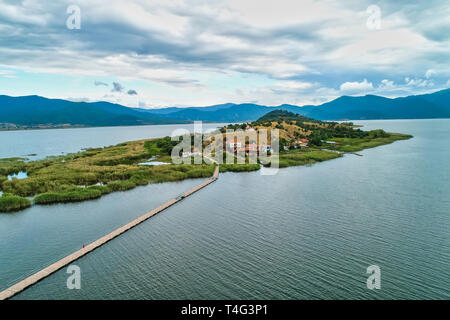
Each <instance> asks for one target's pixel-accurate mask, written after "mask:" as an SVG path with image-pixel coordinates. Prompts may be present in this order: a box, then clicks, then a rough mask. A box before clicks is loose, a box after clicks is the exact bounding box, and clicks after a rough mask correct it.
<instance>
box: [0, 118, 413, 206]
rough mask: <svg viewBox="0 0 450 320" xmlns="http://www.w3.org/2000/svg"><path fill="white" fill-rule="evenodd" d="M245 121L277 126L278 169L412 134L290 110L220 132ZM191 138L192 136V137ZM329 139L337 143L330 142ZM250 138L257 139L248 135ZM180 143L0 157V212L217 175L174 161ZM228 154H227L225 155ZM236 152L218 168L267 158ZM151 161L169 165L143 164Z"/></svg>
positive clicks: (242, 167) (209, 167)
mask: <svg viewBox="0 0 450 320" xmlns="http://www.w3.org/2000/svg"><path fill="white" fill-rule="evenodd" d="M247 126H250V127H252V128H254V129H255V131H258V130H259V129H261V128H265V129H273V128H278V129H279V132H280V140H279V144H280V155H279V160H278V164H279V167H280V168H284V167H289V166H297V165H309V164H313V163H316V162H321V161H326V160H331V159H335V158H338V157H341V156H342V152H356V151H359V150H362V149H366V148H372V147H376V146H379V145H383V144H387V143H391V142H394V141H396V140H402V139H409V138H411V136H409V135H402V134H396V133H387V132H384V131H383V130H372V131H362V130H360V129H355V128H354V125H353V123H343V124H339V123H335V122H322V121H318V120H314V119H310V118H306V117H303V116H299V115H296V114H293V113H290V112H287V111H273V112H271V113H269V114H267V115H265V116H264V117H263V118H261V119H260V120H258V121H254V122H252V123H250V124H247V123H244V124H238V125H230V126H228V127H224V128H221V132H222V133H223V132H224V131H225V128H230V129H231V128H233V129H234V128H239V129H245V128H246V127H247ZM269 132H270V130H269ZM300 139H302V141H303V142H304V141H307V142H308V144H309V145H308V146H305V145H304V143H300V142H302V141H301V140H300ZM193 140H194V136H193V135H192V136H191V142H193ZM224 140H226V139H224ZM205 141H211V140H204V142H203V146H205V143H207V142H205ZM217 141H222V140H217ZM330 141H333V142H334V143H331V144H330V143H329V142H330ZM246 142H247V144H248V143H255V144H256V143H257V142H256V141H249V139H248V138H247V139H246ZM177 144H178V142H177V141H172V140H171V138H170V137H164V138H159V139H151V140H139V141H131V142H125V143H121V144H118V145H116V146H110V147H105V148H93V149H87V150H84V151H83V152H79V153H74V154H68V155H64V156H58V157H48V158H46V159H43V160H38V161H27V159H23V158H9V159H0V190H2V191H3V192H4V194H3V196H2V197H0V212H8V211H14V210H21V209H24V208H27V207H29V206H30V205H31V203H32V202H31V201H30V200H29V199H27V198H26V197H34V203H35V204H39V205H44V204H52V203H61V202H74V201H84V200H91V199H98V198H100V197H101V196H103V195H105V194H108V193H111V192H119V191H126V190H130V189H133V188H135V187H137V186H143V185H147V184H149V183H161V182H168V181H179V180H183V179H189V178H207V177H211V176H212V175H213V172H214V168H215V164H206V163H205V162H201V164H194V159H193V158H192V159H191V162H190V164H173V163H172V159H171V156H170V155H171V152H172V149H173V147H174V146H175V145H177ZM246 147H248V145H247V146H246ZM264 148H265V146H264ZM323 149H327V150H323ZM328 149H330V150H328ZM225 155H226V153H224V159H225ZM238 156H239V155H234V154H233V157H234V163H232V164H222V165H220V172H245V171H256V170H259V169H260V167H261V164H265V163H266V162H265V161H264V160H267V159H260V160H261V163H256V164H250V163H249V156H248V155H246V156H245V163H244V164H238V163H237V157H238ZM153 160H154V161H159V162H163V163H167V165H158V166H147V165H140V163H142V162H148V161H153ZM269 165H270V164H269ZM20 171H23V172H26V173H27V174H28V177H27V178H25V179H12V180H8V175H11V174H15V173H18V172H20Z"/></svg>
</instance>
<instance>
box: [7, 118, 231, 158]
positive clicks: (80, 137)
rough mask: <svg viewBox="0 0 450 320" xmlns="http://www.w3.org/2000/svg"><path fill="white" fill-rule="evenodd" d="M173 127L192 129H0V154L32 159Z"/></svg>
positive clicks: (164, 131)
mask: <svg viewBox="0 0 450 320" xmlns="http://www.w3.org/2000/svg"><path fill="white" fill-rule="evenodd" d="M223 125H225V124H219V123H204V124H203V130H204V131H207V130H210V129H215V128H217V127H220V126H223ZM175 129H187V130H189V131H190V132H194V125H193V124H186V125H179V124H177V125H160V126H130V127H101V128H82V129H79V128H77V129H44V130H26V131H0V158H11V157H25V158H28V159H30V160H36V159H42V158H45V157H48V156H58V155H61V154H62V153H73V152H78V151H80V150H81V149H82V148H98V147H105V146H110V145H116V144H118V143H121V142H125V141H133V140H140V139H150V138H158V137H165V136H170V135H171V134H172V132H173V131H174V130H175Z"/></svg>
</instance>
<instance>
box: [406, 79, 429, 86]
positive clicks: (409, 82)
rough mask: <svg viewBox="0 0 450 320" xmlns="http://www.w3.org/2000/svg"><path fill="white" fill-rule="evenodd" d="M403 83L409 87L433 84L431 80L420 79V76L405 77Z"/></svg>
mask: <svg viewBox="0 0 450 320" xmlns="http://www.w3.org/2000/svg"><path fill="white" fill-rule="evenodd" d="M405 83H406V85H407V86H411V87H431V86H433V85H434V82H433V81H432V80H426V79H420V78H414V79H412V78H409V77H406V78H405Z"/></svg>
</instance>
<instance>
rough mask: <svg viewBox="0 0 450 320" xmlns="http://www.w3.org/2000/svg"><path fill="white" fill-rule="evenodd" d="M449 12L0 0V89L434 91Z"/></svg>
mask: <svg viewBox="0 0 450 320" xmlns="http://www.w3.org/2000/svg"><path fill="white" fill-rule="evenodd" d="M74 6H75V7H74ZM74 8H75V9H74ZM77 8H79V10H80V15H79V18H80V19H79V20H78V15H77ZM68 9H69V10H68ZM449 17H450V5H449V4H448V2H447V1H442V0H426V1H423V0H419V1H400V0H395V1H394V0H390V1H364V0H358V1H357V0H349V1H345V0H344V1H342V0H340V1H337V0H326V1H313V0H155V1H154V0H147V1H144V0H141V1H138V0H108V1H106V0H102V1H100V0H68V1H65V0H60V1H58V0H54V1H44V0H22V1H19V0H0V94H7V95H13V96H19V95H30V94H38V95H42V96H46V97H51V98H64V99H71V100H74V101H98V100H105V101H110V102H117V103H121V104H124V105H127V106H133V107H136V106H141V107H145V108H155V107H163V106H204V105H212V104H218V103H225V102H235V103H242V102H255V103H260V104H266V105H279V104H282V103H291V104H297V105H304V104H319V103H322V102H324V101H328V100H331V99H333V98H336V97H338V96H340V95H364V94H379V95H384V96H389V97H396V96H404V95H410V94H418V93H425V92H432V91H436V90H439V89H443V88H446V87H450V19H449ZM78 21H80V25H79V27H80V28H79V29H78V25H77V22H78Z"/></svg>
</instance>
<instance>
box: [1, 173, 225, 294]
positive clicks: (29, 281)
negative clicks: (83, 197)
mask: <svg viewBox="0 0 450 320" xmlns="http://www.w3.org/2000/svg"><path fill="white" fill-rule="evenodd" d="M218 178H219V165H216V168H215V170H214V175H213V176H212V178H210V179H208V180H206V181H205V182H203V183H202V184H199V185H198V186H195V187H194V188H192V189H190V190H188V191H186V192H185V193H183V194H182V195H181V196H179V197H177V198H175V199H171V200H169V201H167V202H166V203H164V204H162V205H160V206H159V207H157V208H155V209H153V210H152V211H150V212H148V213H146V214H144V215H143V216H141V217H139V218H137V219H135V220H133V221H131V222H130V223H128V224H126V225H124V226H123V227H120V228H118V229H116V230H114V231H113V232H111V233H109V234H107V235H106V236H103V237H101V238H100V239H98V240H96V241H94V242H92V243H90V244H88V245H86V246H85V247H84V248H82V249H80V250H78V251H75V252H74V253H72V254H69V255H68V256H67V257H65V258H63V259H61V260H59V261H57V262H55V263H53V264H52V265H50V266H48V267H47V268H45V269H42V270H41V271H39V272H37V273H35V274H33V275H31V276H29V277H28V278H26V279H24V280H22V281H20V282H18V283H16V284H15V285H13V286H12V287H9V288H8V289H6V290H4V291H1V292H0V300H5V299H9V298H11V297H12V296H14V295H16V294H17V293H19V292H21V291H23V290H25V289H26V288H28V287H29V286H32V285H33V284H35V283H37V282H39V281H40V280H42V279H44V278H46V277H48V276H49V275H51V274H52V273H54V272H56V271H58V270H59V269H61V268H63V267H65V266H67V265H69V264H71V263H72V262H74V261H75V260H77V259H79V258H81V257H82V256H84V255H86V254H88V253H89V252H91V251H93V250H95V249H97V248H99V247H101V246H102V245H104V244H105V243H107V242H109V241H111V240H112V239H114V238H116V237H118V236H119V235H121V234H122V233H125V232H126V231H128V230H130V229H131V228H133V227H135V226H137V225H138V224H140V223H142V222H144V221H145V220H147V219H149V218H151V217H153V216H154V215H156V214H158V213H160V212H161V211H164V210H165V209H167V208H169V207H170V206H172V205H174V204H175V203H177V202H180V201H181V200H183V199H184V198H186V197H189V196H190V195H192V194H194V193H195V192H197V191H199V190H201V189H203V188H204V187H206V186H207V185H209V184H211V183H213V182H214V181H216V180H217V179H218Z"/></svg>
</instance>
